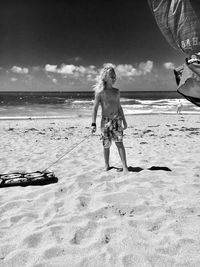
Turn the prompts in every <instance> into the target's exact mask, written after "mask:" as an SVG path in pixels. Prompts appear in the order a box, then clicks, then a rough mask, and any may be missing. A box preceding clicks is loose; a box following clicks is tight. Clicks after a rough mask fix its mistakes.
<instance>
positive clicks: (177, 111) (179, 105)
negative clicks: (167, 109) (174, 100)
mask: <svg viewBox="0 0 200 267" xmlns="http://www.w3.org/2000/svg"><path fill="white" fill-rule="evenodd" d="M182 108H183V105H182V103H181V101H180V100H179V102H178V105H177V109H176V113H177V114H181V111H182Z"/></svg>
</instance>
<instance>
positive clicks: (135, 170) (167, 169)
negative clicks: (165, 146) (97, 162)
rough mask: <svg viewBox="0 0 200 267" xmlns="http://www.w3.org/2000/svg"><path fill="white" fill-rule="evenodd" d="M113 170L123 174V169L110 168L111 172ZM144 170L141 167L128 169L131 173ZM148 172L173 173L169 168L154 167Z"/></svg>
mask: <svg viewBox="0 0 200 267" xmlns="http://www.w3.org/2000/svg"><path fill="white" fill-rule="evenodd" d="M112 169H115V170H116V171H117V172H122V171H123V168H118V167H114V166H111V167H110V168H109V171H110V170H112ZM143 170H144V169H143V168H141V167H132V166H129V167H128V171H129V172H141V171H143ZM147 170H150V171H166V172H171V171H172V170H171V169H170V168H168V167H161V166H152V167H150V168H148V169H147Z"/></svg>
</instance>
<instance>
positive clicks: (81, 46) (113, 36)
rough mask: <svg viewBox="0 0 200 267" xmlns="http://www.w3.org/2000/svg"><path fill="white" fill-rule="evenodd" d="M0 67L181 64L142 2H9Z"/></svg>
mask: <svg viewBox="0 0 200 267" xmlns="http://www.w3.org/2000/svg"><path fill="white" fill-rule="evenodd" d="M0 8H1V9H0V38H1V39H0V40H1V41H0V67H2V68H11V67H12V66H20V67H33V66H45V65H46V64H50V65H57V66H59V65H60V64H74V65H82V66H89V65H94V66H101V65H102V64H103V63H105V62H112V63H113V64H115V65H118V64H130V65H132V66H135V65H137V64H139V63H140V62H147V61H148V60H150V61H153V63H154V66H157V68H159V66H160V65H162V64H164V63H165V62H173V63H175V64H176V65H179V64H181V63H182V61H183V58H184V55H182V54H181V53H180V52H178V51H175V50H174V49H173V48H171V47H170V46H169V44H168V43H167V42H166V40H165V39H164V37H163V36H162V34H161V32H160V30H159V29H158V27H157V25H156V23H155V21H154V18H153V16H152V14H151V11H150V9H149V7H148V4H147V1H146V0H126V1H120V0H119V1H117V0H115V1H114V0H101V1H100V0H98V1H97V0H48V1H47V0H46V1H45V0H40V1H37V0H26V1H22V0H15V1H14V0H13V1H10V0H7V1H4V0H2V1H1V7H0Z"/></svg>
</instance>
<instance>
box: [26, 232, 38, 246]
mask: <svg viewBox="0 0 200 267" xmlns="http://www.w3.org/2000/svg"><path fill="white" fill-rule="evenodd" d="M41 241H42V234H41V233H34V234H32V235H29V236H27V237H26V238H25V239H24V241H23V244H22V245H23V246H25V247H27V248H36V247H37V246H38V245H39V244H40V242H41Z"/></svg>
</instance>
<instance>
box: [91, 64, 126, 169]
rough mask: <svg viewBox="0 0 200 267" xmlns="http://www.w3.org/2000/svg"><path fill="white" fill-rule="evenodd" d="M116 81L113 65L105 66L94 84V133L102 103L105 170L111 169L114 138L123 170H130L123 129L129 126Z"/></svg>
mask: <svg viewBox="0 0 200 267" xmlns="http://www.w3.org/2000/svg"><path fill="white" fill-rule="evenodd" d="M115 81H116V74H115V70H114V68H113V67H112V66H111V65H107V66H105V67H104V68H103V69H102V71H101V73H100V75H99V77H98V79H97V83H96V84H95V86H94V91H95V101H94V106H93V112H92V133H94V132H96V117H97V112H98V107H99V104H100V105H101V108H102V118H101V137H102V140H103V147H104V160H105V170H106V171H108V170H109V169H110V165H109V157H110V146H111V142H112V140H113V141H115V144H116V146H117V148H118V151H119V155H120V158H121V161H122V164H123V171H124V172H128V166H127V162H126V152H125V148H124V145H123V130H125V129H126V128H127V123H126V119H125V117H124V112H123V109H122V107H121V104H120V91H119V89H117V88H114V87H113V84H114V83H115ZM122 122H123V127H122Z"/></svg>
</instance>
